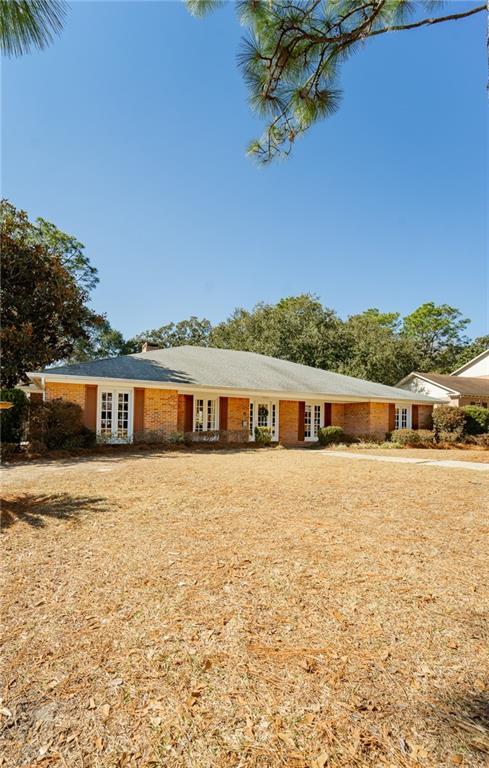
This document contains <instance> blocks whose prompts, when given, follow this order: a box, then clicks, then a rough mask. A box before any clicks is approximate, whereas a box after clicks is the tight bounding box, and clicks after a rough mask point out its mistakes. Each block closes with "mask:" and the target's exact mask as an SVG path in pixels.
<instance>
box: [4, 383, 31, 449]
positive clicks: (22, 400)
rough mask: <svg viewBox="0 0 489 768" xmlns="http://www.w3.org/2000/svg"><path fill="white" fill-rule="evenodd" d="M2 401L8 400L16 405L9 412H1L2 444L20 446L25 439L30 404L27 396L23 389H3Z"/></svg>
mask: <svg viewBox="0 0 489 768" xmlns="http://www.w3.org/2000/svg"><path fill="white" fill-rule="evenodd" d="M0 400H7V401H8V402H9V403H13V404H14V407H13V408H9V409H8V411H7V410H5V411H0V429H1V438H2V442H3V443H15V444H16V445H19V443H20V441H21V440H22V439H23V431H24V423H25V418H26V415H27V407H28V404H29V401H28V399H27V396H26V394H25V392H23V391H22V390H21V389H16V388H14V389H2V390H1V393H0Z"/></svg>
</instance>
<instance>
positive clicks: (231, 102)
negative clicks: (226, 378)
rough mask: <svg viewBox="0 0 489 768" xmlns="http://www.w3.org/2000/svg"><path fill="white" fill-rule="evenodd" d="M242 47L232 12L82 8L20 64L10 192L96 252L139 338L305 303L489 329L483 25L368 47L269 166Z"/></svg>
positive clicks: (106, 292) (6, 135)
mask: <svg viewBox="0 0 489 768" xmlns="http://www.w3.org/2000/svg"><path fill="white" fill-rule="evenodd" d="M473 5H474V4H473V3H472V4H468V3H457V9H460V8H462V7H464V6H467V7H471V6H473ZM240 35H241V30H240V28H239V25H238V22H237V19H236V16H235V12H234V8H233V6H232V4H228V5H227V7H225V8H223V9H221V10H220V11H219V12H216V13H215V14H214V15H213V16H211V17H208V18H206V19H204V20H197V19H194V18H192V17H191V16H190V15H189V14H188V12H187V11H186V9H185V7H184V6H183V5H182V4H181V3H177V2H120V3H119V2H109V3H103V2H73V3H72V7H71V12H70V15H69V19H68V22H67V24H66V27H65V30H64V32H63V34H62V36H61V37H60V38H59V39H57V40H56V42H55V44H54V45H53V46H52V47H51V48H50V49H48V50H47V51H45V52H42V53H36V54H32V55H30V56H25V57H23V58H20V59H13V60H10V61H7V62H4V63H3V69H2V99H3V104H2V106H3V110H2V113H3V119H2V140H3V153H2V154H3V167H2V194H3V195H4V196H6V197H8V198H9V199H10V200H11V201H12V202H13V203H14V204H15V205H16V206H18V207H21V208H24V209H25V210H27V211H28V212H29V214H30V215H31V216H32V217H36V216H43V217H44V218H46V219H48V220H50V221H53V222H54V223H55V224H56V225H57V226H59V227H60V228H61V229H63V230H64V231H66V232H69V233H70V234H74V235H76V236H77V237H78V238H79V239H80V240H81V241H82V242H83V243H84V244H85V246H86V251H87V253H88V255H89V256H90V259H91V261H92V263H93V264H94V265H95V266H96V267H97V268H98V270H99V275H100V285H99V286H98V288H97V290H96V292H95V294H94V297H93V303H94V306H95V308H96V309H97V310H99V311H103V312H106V313H107V314H108V317H109V319H110V321H111V323H112V325H113V326H114V327H116V328H119V329H120V330H122V331H123V332H124V333H125V334H126V335H132V334H134V333H136V332H138V331H142V330H145V329H148V328H153V327H157V326H159V325H162V324H163V323H166V322H169V321H172V320H174V321H177V320H180V319H183V318H185V317H188V316H189V315H191V314H195V315H198V316H205V317H208V318H209V319H210V320H211V321H214V322H216V321H219V320H221V319H223V318H224V317H226V316H227V315H228V314H229V313H230V312H231V311H232V310H233V309H234V308H235V307H236V306H245V307H251V306H252V305H253V304H254V303H256V302H257V301H260V300H264V301H276V300H277V299H279V298H280V297H282V296H286V295H292V294H298V293H301V292H312V293H316V294H318V295H319V296H320V298H321V299H322V301H323V302H324V303H325V304H326V305H327V306H330V307H334V308H335V309H336V310H337V311H338V312H339V313H340V315H341V316H343V317H345V316H346V315H348V314H352V313H356V312H360V311H362V310H364V309H366V308H367V307H371V306H376V307H379V308H381V309H382V310H398V311H401V312H402V313H404V314H405V313H408V312H410V311H412V310H413V309H414V308H415V307H416V306H418V305H419V304H421V303H422V302H425V301H429V300H433V301H435V302H437V303H442V302H447V303H450V304H452V305H454V306H457V307H459V308H460V309H461V310H462V311H463V312H464V313H465V314H466V315H467V316H469V317H470V318H471V319H472V321H473V322H472V326H471V328H470V334H471V335H474V336H476V335H480V334H482V333H484V332H486V328H487V271H486V228H485V221H486V162H485V160H486V143H485V142H486V129H487V123H486V90H485V88H486V82H485V79H486V64H485V40H484V36H485V18H484V14H478V15H477V16H475V17H472V18H469V19H466V20H463V21H459V22H455V23H447V24H441V25H438V26H436V27H432V28H429V29H422V30H417V31H413V32H404V33H401V34H397V35H391V36H387V35H385V36H382V37H379V38H377V39H375V40H373V41H371V42H369V43H368V44H367V46H366V47H365V48H364V49H363V50H362V51H360V52H359V53H357V54H356V55H355V56H354V57H353V58H352V59H351V60H350V61H349V62H348V63H347V65H346V66H345V67H344V69H343V71H342V75H341V87H342V89H343V91H344V97H343V103H342V106H341V109H340V110H339V112H338V113H337V114H336V115H335V116H334V117H333V118H332V119H330V120H328V121H326V122H324V123H321V124H318V125H317V126H315V127H314V128H313V129H312V130H311V132H310V134H309V135H308V136H307V137H306V138H305V139H303V140H301V141H300V142H298V143H297V144H296V147H295V150H294V153H293V155H292V157H291V158H290V159H288V160H287V161H284V162H279V163H278V164H275V165H273V166H271V167H268V168H257V166H256V165H254V164H253V162H252V161H251V160H249V159H248V158H247V157H246V156H245V147H246V145H247V143H248V142H249V140H250V139H252V138H254V137H256V136H257V135H259V133H260V127H261V124H260V121H259V120H257V118H256V117H254V116H253V115H252V114H251V113H250V110H249V108H248V104H247V100H246V90H245V87H244V84H243V83H242V81H241V77H240V74H239V72H238V71H237V68H236V52H237V49H238V45H239V38H240Z"/></svg>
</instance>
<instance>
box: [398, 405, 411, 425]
mask: <svg viewBox="0 0 489 768" xmlns="http://www.w3.org/2000/svg"><path fill="white" fill-rule="evenodd" d="M395 428H396V429H410V428H411V406H410V405H396V420H395Z"/></svg>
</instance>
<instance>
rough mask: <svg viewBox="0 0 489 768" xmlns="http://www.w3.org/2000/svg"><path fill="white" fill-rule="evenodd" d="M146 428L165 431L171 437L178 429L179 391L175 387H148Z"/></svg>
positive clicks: (145, 397)
mask: <svg viewBox="0 0 489 768" xmlns="http://www.w3.org/2000/svg"><path fill="white" fill-rule="evenodd" d="M144 430H145V431H149V432H155V431H158V432H163V433H164V436H165V437H169V435H171V433H172V432H177V431H178V393H177V391H176V390H175V389H146V390H145V393H144Z"/></svg>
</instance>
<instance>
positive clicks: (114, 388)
mask: <svg viewBox="0 0 489 768" xmlns="http://www.w3.org/2000/svg"><path fill="white" fill-rule="evenodd" d="M28 375H29V377H30V379H31V381H32V382H33V383H34V384H35V385H36V386H37V387H39V388H40V389H41V391H42V396H43V398H44V399H45V400H53V399H56V398H62V399H64V400H69V401H72V402H75V403H78V404H79V405H80V406H81V408H82V410H83V414H84V421H85V424H86V426H88V427H90V428H91V429H93V430H95V431H96V432H97V434H98V435H99V436H100V438H101V439H103V440H106V441H109V442H114V443H117V442H131V441H133V440H144V437H145V435H146V436H147V437H149V435H150V434H154V433H155V432H156V433H160V434H162V435H163V436H165V437H169V436H171V435H172V434H173V433H177V432H180V433H181V432H183V433H192V435H193V438H194V439H198V438H199V437H200V438H201V439H206V438H207V439H209V438H210V437H213V433H215V432H217V431H219V432H221V433H223V432H227V435H228V438H227V439H229V440H231V439H232V438H231V437H229V436H230V435H232V434H233V433H238V434H240V435H241V439H246V440H250V441H253V440H254V439H255V434H254V428H255V426H263V427H268V428H269V429H270V430H271V432H272V439H273V440H274V441H278V442H280V443H282V444H285V445H295V444H302V443H305V442H310V441H314V440H316V439H317V433H318V429H319V428H320V427H321V426H328V425H331V424H333V425H337V426H340V427H342V428H343V429H344V430H345V432H346V433H348V434H351V435H371V436H377V437H382V438H383V437H384V436H385V433H386V432H389V431H392V430H393V429H396V428H399V427H407V428H413V429H417V428H418V427H419V428H424V427H429V426H430V422H431V412H432V408H433V405H434V404H435V403H436V402H437V401H436V400H435V399H433V398H432V397H428V396H426V395H424V394H421V393H415V392H407V391H406V390H404V389H397V388H395V387H388V386H385V385H384V384H375V383H372V382H369V381H364V380H362V379H356V378H352V377H351V376H342V375H340V374H338V373H331V372H329V371H323V370H320V369H317V368H310V367H309V366H305V365H298V364H297V363H290V362H288V361H285V360H277V359H275V358H272V357H266V356H264V355H258V354H255V353H252V352H239V351H235V350H226V349H214V348H210V347H193V346H181V347H173V348H170V349H153V350H149V351H143V352H140V353H137V354H134V355H125V356H122V357H114V358H108V359H103V360H93V361H90V362H86V363H77V364H71V365H65V366H62V367H57V368H49V369H46V370H44V371H41V372H37V373H30V374H28ZM216 436H217V435H216Z"/></svg>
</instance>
